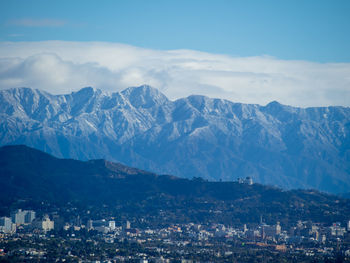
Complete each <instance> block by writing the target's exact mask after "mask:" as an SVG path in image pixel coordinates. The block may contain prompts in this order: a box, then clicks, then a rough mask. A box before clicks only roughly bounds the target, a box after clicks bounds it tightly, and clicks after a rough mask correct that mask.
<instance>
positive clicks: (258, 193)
mask: <svg viewBox="0 0 350 263" xmlns="http://www.w3.org/2000/svg"><path fill="white" fill-rule="evenodd" d="M0 180H1V182H2V191H0V215H1V214H6V213H7V212H8V211H9V210H11V208H13V206H16V205H20V206H21V207H22V208H23V206H28V207H29V208H30V209H34V208H35V207H37V208H40V209H42V208H43V205H44V204H45V205H46V206H48V207H54V208H55V209H58V208H60V209H63V210H64V209H65V208H67V206H70V205H73V206H74V207H79V208H80V209H82V210H87V209H88V210H91V209H92V210H96V209H97V210H101V209H103V207H105V208H107V209H108V210H109V211H110V212H112V211H115V212H116V213H118V214H119V215H120V214H121V213H122V214H124V215H130V214H132V215H134V216H142V217H148V218H149V219H150V220H155V222H158V223H159V222H164V220H170V221H169V222H171V223H174V222H181V221H182V222H183V221H186V222H200V223H208V222H215V223H229V224H232V223H237V224H243V223H248V222H249V223H258V222H259V221H260V220H261V216H262V217H263V218H264V220H266V221H267V222H270V223H276V221H281V223H282V224H283V225H285V226H287V225H288V224H295V223H296V222H297V221H298V220H311V221H313V222H319V223H324V224H331V223H332V222H338V221H340V222H344V223H345V222H347V221H348V219H349V216H350V202H349V200H348V199H344V198H341V197H339V196H335V195H330V194H326V193H322V192H318V191H314V190H312V191H310V190H292V191H285V190H282V189H279V188H276V187H271V186H265V185H261V184H253V185H249V184H244V183H243V184H241V183H238V182H210V181H207V180H203V179H201V178H193V179H186V178H179V177H175V176H171V175H158V174H154V173H151V172H147V171H143V170H140V169H137V168H132V167H127V166H125V165H122V164H120V163H111V162H108V161H105V160H101V159H100V160H89V161H79V160H73V159H60V158H56V157H53V156H51V155H49V154H47V153H44V152H42V151H39V150H36V149H33V148H30V147H27V146H24V145H13V146H3V147H0ZM213 211H221V212H220V213H215V212H213ZM164 213H165V215H167V216H164Z"/></svg>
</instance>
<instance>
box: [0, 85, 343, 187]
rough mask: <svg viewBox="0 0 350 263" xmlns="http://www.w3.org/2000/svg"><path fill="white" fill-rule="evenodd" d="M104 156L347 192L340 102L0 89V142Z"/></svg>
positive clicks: (178, 170)
mask: <svg viewBox="0 0 350 263" xmlns="http://www.w3.org/2000/svg"><path fill="white" fill-rule="evenodd" d="M6 144H26V145H28V146H31V147H34V148H37V149H40V150H43V151H45V152H48V153H50V154H53V155H55V156H58V157H65V158H76V159H82V160H86V159H92V158H104V159H108V160H111V161H119V162H123V163H125V164H126V165H129V166H133V167H138V168H140V169H145V170H150V171H154V172H156V173H162V174H173V175H177V176H182V177H188V178H192V177H193V176H201V177H204V178H207V179H210V180H235V179H237V178H238V177H246V176H251V177H253V179H254V181H256V182H261V183H267V184H273V185H278V186H282V187H285V188H316V189H319V190H323V191H329V192H334V193H337V192H349V191H350V108H346V107H322V108H306V109H303V108H295V107H290V106H285V105H281V104H279V103H278V102H271V103H270V104H268V105H266V106H260V105H250V104H241V103H233V102H230V101H227V100H222V99H212V98H208V97H205V96H197V95H196V96H189V97H187V98H182V99H178V100H176V101H170V100H168V99H167V97H166V96H164V95H163V94H162V93H160V92H159V91H158V90H156V89H154V88H151V87H149V86H141V87H135V88H128V89H126V90H124V91H122V92H118V93H111V94H110V93H105V92H103V91H101V90H98V89H94V88H84V89H81V90H80V91H78V92H73V93H71V94H67V95H51V94H49V93H46V92H43V91H40V90H36V89H30V88H16V89H9V90H2V91H0V145H6Z"/></svg>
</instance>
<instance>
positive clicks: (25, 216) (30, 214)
mask: <svg viewBox="0 0 350 263" xmlns="http://www.w3.org/2000/svg"><path fill="white" fill-rule="evenodd" d="M34 219H35V212H34V211H32V210H22V209H18V210H16V211H14V212H11V220H12V222H13V223H15V224H17V225H22V224H30V223H31V222H33V220H34Z"/></svg>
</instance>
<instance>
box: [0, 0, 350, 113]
mask: <svg viewBox="0 0 350 263" xmlns="http://www.w3.org/2000/svg"><path fill="white" fill-rule="evenodd" d="M349 14H350V0H327V1H326V0H317V1H316V0H289V1H287V0H278V1H277V0H276V1H275V0H255V1H253V0H239V1H238V0H236V1H235V0H211V1H208V0H200V1H196V0H192V1H191V0H187V1H183V0H176V1H175V0H173V1H170V0H158V1H156V0H113V1H112V0H103V1H97V0H96V1H91V0H69V1H67V0H59V1H58V0H35V1H34V0H21V1H20V0H0V89H8V88H13V87H23V86H25V87H32V88H38V89H42V90H46V91H48V92H51V93H54V94H62V93H69V92H72V91H76V90H79V89H81V88H83V87H86V86H93V87H95V88H99V89H102V90H105V91H108V92H114V91H120V90H123V89H125V88H127V87H130V86H139V85H143V84H149V85H151V86H153V87H155V88H158V89H159V90H160V91H161V92H163V93H164V94H165V95H166V96H168V97H169V98H170V99H177V98H180V97H185V96H188V95H191V94H200V95H206V96H209V97H217V98H224V99H229V100H231V101H236V102H244V103H258V104H262V105H265V104H267V103H269V102H270V101H273V100H277V101H279V102H281V103H283V104H287V105H293V106H301V107H308V106H328V105H342V106H350V77H349V76H350V15H349Z"/></svg>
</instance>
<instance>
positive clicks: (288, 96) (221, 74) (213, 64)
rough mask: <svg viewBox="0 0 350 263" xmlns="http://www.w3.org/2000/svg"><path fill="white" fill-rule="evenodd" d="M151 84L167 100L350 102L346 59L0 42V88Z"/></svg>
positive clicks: (300, 103) (115, 87) (349, 68)
mask: <svg viewBox="0 0 350 263" xmlns="http://www.w3.org/2000/svg"><path fill="white" fill-rule="evenodd" d="M142 84H149V85H152V86H153V87H156V88H158V89H160V90H161V91H162V92H163V93H165V95H167V96H168V97H169V98H171V99H176V98H179V97H185V96H188V95H190V94H202V95H207V96H210V97H219V98H225V99H229V100H232V101H236V102H245V103H258V104H263V105H264V104H266V103H268V102H270V101H272V100H277V101H279V102H281V103H283V104H288V105H294V106H328V105H343V106H350V63H325V64H321V63H313V62H307V61H287V60H280V59H276V58H273V57H269V56H258V57H231V56H225V55H218V54H209V53H204V52H198V51H193V50H172V51H160V50H150V49H143V48H137V47H133V46H127V45H122V44H116V43H102V42H64V41H46V42H2V43H0V89H7V88H11V87H19V86H29V87H33V88H39V89H43V90H46V91H49V92H51V93H54V94H58V93H67V92H71V91H75V90H78V89H80V88H82V87H85V86H93V87H96V88H100V89H103V90H107V91H118V90H122V89H124V88H126V87H129V86H138V85H142Z"/></svg>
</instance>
